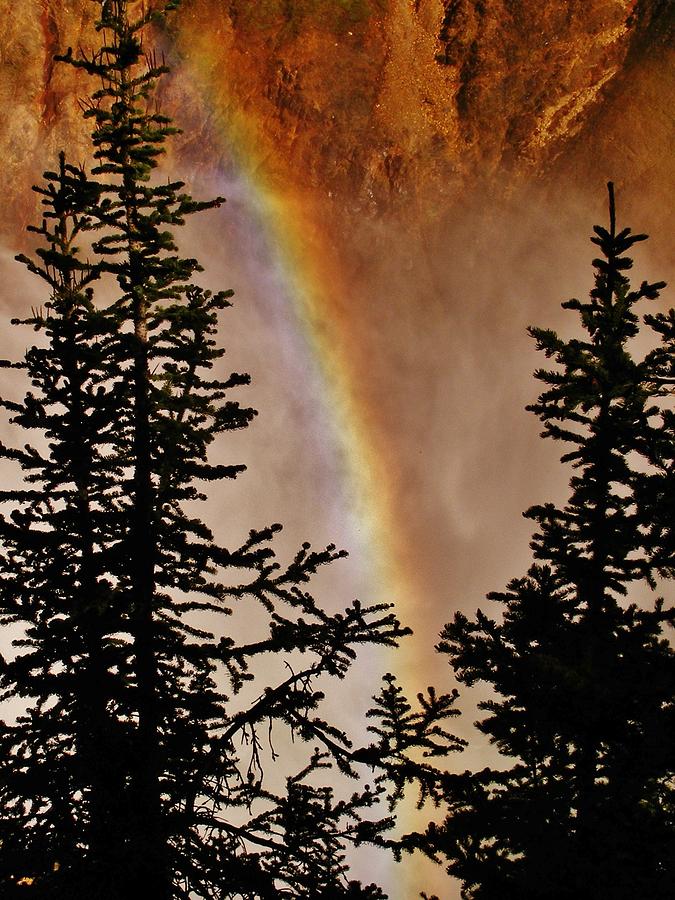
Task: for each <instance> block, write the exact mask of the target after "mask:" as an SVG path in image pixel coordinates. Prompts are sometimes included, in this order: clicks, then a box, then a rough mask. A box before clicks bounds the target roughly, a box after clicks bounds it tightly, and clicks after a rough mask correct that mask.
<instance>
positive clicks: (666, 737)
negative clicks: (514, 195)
mask: <svg viewBox="0 0 675 900" xmlns="http://www.w3.org/2000/svg"><path fill="white" fill-rule="evenodd" d="M609 192H610V227H609V229H608V230H607V229H605V228H600V227H596V228H595V236H594V237H593V238H592V240H593V241H594V243H595V244H597V245H598V246H599V247H600V250H601V252H602V256H601V257H600V258H599V259H595V260H594V262H593V265H594V267H595V287H594V288H593V290H592V291H591V293H590V298H589V300H588V301H586V302H580V301H578V300H571V301H569V302H567V303H564V304H563V307H564V308H565V309H567V310H570V311H573V312H574V313H576V314H577V316H578V318H579V322H580V325H581V328H582V335H583V336H582V337H579V338H574V339H571V340H565V339H563V338H561V337H559V336H558V335H557V334H555V333H554V332H552V331H550V330H545V329H540V328H532V329H530V333H531V334H532V336H533V337H534V339H535V340H536V343H537V347H538V349H540V350H542V351H543V352H544V353H545V355H546V356H547V357H548V358H552V359H554V361H555V363H556V364H557V367H556V368H555V369H554V370H539V371H537V372H536V377H537V378H538V379H539V380H540V381H542V382H543V383H544V385H545V390H544V392H543V393H542V394H541V396H540V397H539V399H538V401H537V403H535V404H534V405H533V406H531V407H529V408H530V409H531V410H532V411H533V412H534V413H535V414H536V415H537V416H538V417H539V418H540V419H541V421H542V422H543V424H544V431H543V436H544V437H547V438H553V439H554V440H556V441H560V442H561V443H563V444H565V445H567V447H568V450H567V452H566V453H565V454H564V456H563V457H562V461H563V462H565V463H571V465H572V468H573V475H572V478H571V481H570V494H569V499H568V501H567V502H566V503H565V504H564V505H563V506H557V505H556V504H554V503H546V504H544V505H540V506H534V507H532V508H531V509H529V510H528V511H527V513H526V514H525V515H526V516H527V517H528V518H530V519H533V520H534V521H535V522H536V524H537V531H536V533H535V535H534V538H533V541H532V549H533V552H534V557H535V562H534V563H533V565H532V567H531V568H530V570H529V571H528V573H527V575H526V576H525V577H523V578H517V579H515V580H513V581H512V582H511V583H510V584H509V585H508V588H507V590H506V591H503V592H499V593H493V594H490V595H488V597H489V599H490V600H492V601H493V602H495V603H496V604H498V605H499V607H500V609H501V613H502V615H501V617H499V618H496V619H493V618H490V617H489V616H488V615H486V614H485V613H484V612H482V611H480V610H479V611H478V612H477V614H476V617H475V618H474V619H470V618H468V617H467V616H465V615H464V614H462V613H457V614H456V615H455V617H454V620H453V622H452V623H450V624H448V625H447V626H446V627H445V629H444V631H443V633H442V640H441V643H440V645H439V650H440V651H441V652H443V653H446V654H448V655H449V657H450V662H451V664H452V666H453V668H454V671H455V673H456V675H457V677H458V679H459V680H460V682H462V683H464V684H466V685H474V684H476V683H479V682H482V683H484V684H487V685H489V686H491V688H492V690H493V697H492V698H491V699H489V700H487V701H485V702H483V703H481V704H480V708H481V710H482V711H483V713H484V714H485V716H484V718H482V720H481V721H480V722H478V723H477V726H478V728H479V730H480V731H481V732H482V733H483V734H485V735H487V736H488V737H489V739H490V741H491V742H492V743H493V744H494V745H496V747H497V749H498V750H499V752H500V753H501V754H503V756H504V766H503V767H494V768H493V767H490V768H486V769H484V770H483V771H478V772H467V773H465V774H464V775H463V776H457V777H455V778H448V779H447V780H446V787H447V791H446V794H447V796H446V799H447V803H448V817H447V819H446V821H445V822H444V823H443V824H442V825H436V826H434V825H432V826H430V827H429V829H428V831H427V833H426V835H424V836H418V838H413V839H411V844H413V845H414V844H419V845H421V846H422V847H423V848H424V849H425V850H426V851H427V852H428V853H430V854H434V855H438V854H440V855H442V856H444V857H445V858H446V860H447V861H448V871H449V872H451V873H452V874H453V875H455V876H456V877H458V878H459V879H461V881H462V883H463V896H464V897H467V898H490V900H492V898H494V900H498V898H499V900H507V898H518V900H528V898H532V900H534V898H541V900H544V898H546V900H551V898H560V900H563V898H565V900H573V898H581V897H589V898H598V897H612V898H636V897H650V898H657V897H662V898H665V897H669V896H671V895H672V884H673V875H674V874H675V818H674V813H675V807H674V806H673V799H674V798H673V777H674V775H675V750H674V748H675V704H674V700H675V652H674V651H673V649H672V645H671V642H672V626H673V624H674V622H675V613H674V611H673V609H672V608H668V607H666V605H665V603H664V601H663V600H662V599H657V600H656V602H655V603H653V604H651V605H649V607H648V608H647V606H645V605H644V604H641V602H640V598H641V597H642V596H645V594H648V589H647V588H645V585H649V586H650V587H651V589H653V590H654V589H656V588H657V587H662V586H663V584H662V583H661V584H658V585H657V578H658V576H659V574H660V575H667V576H672V574H673V568H672V566H673V556H672V546H673V545H672V534H673V530H672V516H671V515H670V513H672V504H673V496H675V495H674V494H673V492H672V468H671V465H672V459H673V452H674V451H673V448H674V447H675V443H674V442H673V437H674V435H673V428H672V426H673V408H672V384H673V377H672V376H673V364H674V360H675V357H674V356H673V348H674V346H675V345H674V344H673V334H674V331H673V322H674V321H675V320H674V317H673V313H672V312H671V313H669V314H668V315H667V316H664V315H658V316H651V317H649V316H648V317H647V322H648V324H651V325H652V326H653V327H656V328H657V330H660V331H661V332H662V334H663V335H664V338H665V341H664V343H663V344H662V345H661V346H660V347H659V348H658V349H657V350H652V351H649V352H647V353H646V354H644V355H643V356H641V357H640V356H638V355H637V353H638V350H639V346H638V345H636V343H635V341H634V339H635V337H636V336H637V335H638V332H639V328H640V319H639V315H638V312H637V311H636V308H637V307H638V306H639V305H640V304H642V302H643V301H653V300H654V299H655V298H656V297H657V296H658V293H659V290H660V289H661V288H662V287H664V285H663V284H660V283H659V284H648V283H642V285H641V286H640V287H639V288H638V289H637V290H632V289H631V287H630V284H629V280H628V278H627V276H626V274H625V273H626V271H627V270H629V269H630V268H631V265H632V262H631V260H630V259H629V258H628V257H627V256H626V255H625V254H626V252H627V251H628V250H629V249H630V248H631V247H632V246H633V245H634V244H635V243H636V242H638V241H642V240H644V239H645V235H634V234H632V233H631V231H630V229H625V230H623V231H620V232H617V230H616V224H615V211H614V194H613V188H612V186H611V185H610V186H609ZM665 584H666V586H667V582H666V583H665Z"/></svg>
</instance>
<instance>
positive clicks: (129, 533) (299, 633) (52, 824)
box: [0, 0, 458, 900]
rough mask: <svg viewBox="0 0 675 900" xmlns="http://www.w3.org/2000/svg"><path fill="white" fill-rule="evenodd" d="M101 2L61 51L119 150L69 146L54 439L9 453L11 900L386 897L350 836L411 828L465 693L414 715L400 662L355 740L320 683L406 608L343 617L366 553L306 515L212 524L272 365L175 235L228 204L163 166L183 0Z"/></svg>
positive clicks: (35, 408) (60, 214)
mask: <svg viewBox="0 0 675 900" xmlns="http://www.w3.org/2000/svg"><path fill="white" fill-rule="evenodd" d="M95 2H97V3H98V6H99V8H100V11H99V22H98V25H97V28H98V32H99V34H100V36H101V44H100V47H99V48H98V49H96V50H94V51H93V52H91V53H84V52H82V51H81V52H80V53H79V54H77V55H74V54H73V53H72V52H71V51H70V50H68V52H67V53H66V54H65V55H64V56H63V57H61V60H62V61H63V62H65V63H67V64H70V65H72V66H75V67H77V68H79V69H81V70H83V71H84V72H85V73H87V74H88V75H90V76H93V77H94V78H95V79H96V83H97V85H98V89H97V90H96V91H95V92H94V93H93V94H92V95H91V97H90V98H89V100H86V101H83V104H82V106H83V110H84V115H85V116H86V117H87V118H89V119H91V121H92V123H93V132H92V144H93V150H94V158H95V165H94V168H93V169H92V170H91V173H88V172H87V171H86V170H85V169H84V168H82V167H78V166H73V165H71V164H69V163H68V162H67V160H66V157H65V155H63V154H62V155H61V157H60V161H59V166H58V169H57V171H54V172H47V173H45V182H44V184H43V185H42V186H40V187H39V188H36V190H37V191H38V193H39V194H40V195H41V197H42V202H43V221H42V224H41V225H40V226H39V227H36V228H33V229H32V230H33V231H34V232H35V233H36V234H37V235H38V236H39V237H40V239H41V241H42V246H41V247H40V248H39V249H38V250H37V255H36V257H34V258H30V257H27V256H22V257H20V259H21V261H22V262H23V263H24V264H25V265H26V266H27V267H28V268H29V269H30V270H31V271H32V272H34V273H35V274H37V275H38V276H39V277H40V278H41V279H42V280H43V281H44V282H46V284H47V285H48V288H49V292H50V295H49V299H48V301H47V302H46V304H45V306H44V309H39V310H33V311H32V314H31V315H30V317H29V318H28V319H26V320H25V321H24V324H28V325H30V326H32V327H33V328H34V329H35V330H36V331H37V332H38V335H39V338H38V341H39V342H38V343H37V344H36V345H35V346H33V347H32V348H31V349H29V350H28V352H27V354H26V357H25V359H24V360H23V361H22V362H20V363H9V362H7V363H5V364H4V366H5V367H6V368H13V369H17V370H18V372H19V374H20V373H24V374H25V376H27V377H28V379H30V382H31V385H32V388H31V391H30V392H29V393H27V394H26V396H25V398H24V399H23V400H20V401H14V400H11V399H5V400H3V401H2V406H3V407H4V409H5V410H7V411H8V412H9V414H10V416H11V421H12V422H13V425H14V428H15V430H20V431H31V432H35V433H36V438H35V441H34V444H28V443H26V444H24V446H23V447H18V448H12V447H7V446H2V447H1V448H0V452H1V455H2V457H3V458H4V459H5V460H8V461H13V462H15V463H17V464H18V465H19V466H20V467H21V469H22V470H23V473H24V476H23V484H22V485H20V486H18V487H16V488H13V489H9V490H5V491H3V492H2V493H1V494H0V502H2V504H3V506H2V515H1V516H0V535H1V536H2V550H1V551H0V585H1V590H0V621H1V622H2V624H3V625H4V626H6V627H7V628H11V629H12V630H13V631H12V633H13V634H14V635H15V636H16V635H18V636H17V637H16V639H15V640H14V643H13V651H12V652H10V653H6V654H5V656H4V657H2V658H1V659H0V689H1V691H2V693H1V695H0V696H1V697H2V699H3V700H4V701H13V706H12V708H13V709H14V710H16V709H17V708H18V709H19V712H18V714H17V717H16V719H15V720H13V719H12V718H11V716H9V715H8V716H5V721H4V722H3V723H2V726H1V730H0V808H1V810H2V815H1V816H0V885H1V886H2V887H1V889H2V892H3V896H12V894H13V893H16V895H17V896H31V897H53V898H62V900H66V898H68V900H71V898H77V897H87V898H91V897H97V898H101V900H113V898H114V900H122V898H124V900H128V898H130V897H142V898H152V900H165V898H170V897H171V898H174V897H175V898H188V897H191V898H194V897H201V898H229V897H231V898H235V897H236V898H272V897H274V898H277V897H308V896H311V897H317V898H320V897H325V898H337V897H352V898H356V897H371V898H376V897H382V896H384V895H383V894H382V893H381V891H380V890H379V889H378V888H376V887H374V886H370V887H362V886H361V885H360V884H358V883H356V882H354V881H350V880H349V878H348V867H347V865H346V862H345V856H344V848H345V847H346V845H347V844H349V843H359V842H362V841H371V842H378V841H379V842H382V841H383V838H382V834H383V832H384V831H385V830H386V829H387V828H388V827H389V826H390V825H391V820H390V818H389V817H388V816H384V817H383V816H382V814H381V813H378V812H377V811H376V810H373V807H374V805H375V803H376V802H377V800H378V797H379V796H380V795H381V794H385V793H386V792H387V791H389V792H390V794H391V795H392V796H395V795H397V794H398V793H399V792H400V791H401V790H402V788H403V786H404V785H405V784H406V782H408V781H410V780H412V777H413V769H414V768H416V770H417V771H418V772H419V766H418V765H417V763H413V756H414V754H415V753H416V752H417V751H419V750H420V749H421V750H422V751H423V752H424V753H426V754H427V755H432V756H433V755H435V754H440V753H443V752H445V751H446V750H447V748H448V747H449V746H458V744H457V742H456V741H455V740H454V739H453V738H452V737H451V736H450V735H449V734H447V733H446V731H445V730H444V728H443V726H442V724H441V723H442V721H443V719H445V718H447V717H448V716H450V715H452V714H454V710H453V709H452V703H453V697H452V696H436V695H435V694H434V693H433V692H430V693H429V695H428V696H427V697H421V706H420V707H419V710H418V711H414V710H413V709H412V708H411V706H410V705H409V704H408V703H407V701H406V700H405V699H404V698H403V697H402V694H401V692H400V689H399V688H398V686H397V685H396V683H395V681H394V680H393V679H392V678H391V677H389V678H388V679H387V681H386V683H385V686H384V688H383V689H382V692H381V693H380V694H379V695H378V697H377V698H376V707H375V708H374V710H373V711H372V716H373V718H374V719H375V720H376V724H375V725H374V726H373V727H374V729H375V731H374V734H375V739H374V741H373V742H372V743H371V744H369V745H365V746H358V747H354V746H353V744H352V743H351V741H350V740H349V738H348V737H347V735H346V734H345V733H344V731H343V730H342V729H341V728H339V727H338V726H337V725H335V724H332V723H331V722H329V721H327V720H326V719H325V718H324V714H322V712H321V703H322V700H323V699H324V697H323V693H322V689H321V686H320V683H319V680H320V679H321V677H322V676H328V677H331V676H332V677H336V678H343V677H344V676H345V674H346V673H347V671H348V669H349V668H350V666H351V664H352V662H353V660H354V659H355V657H356V652H357V650H358V649H359V647H361V646H365V645H369V646H377V645H387V646H393V645H396V643H397V642H398V640H399V638H401V637H402V636H403V635H404V634H406V632H407V629H405V628H403V627H402V626H401V624H400V623H399V621H398V620H397V618H396V617H395V615H394V614H393V612H392V610H391V608H390V606H388V605H386V604H377V605H374V606H370V607H364V606H361V605H360V604H359V603H358V602H354V603H353V604H352V605H351V606H349V607H348V608H346V609H345V610H343V611H342V612H340V613H335V614H329V613H327V612H326V611H325V610H324V609H322V608H321V606H320V605H319V604H318V603H317V602H316V601H315V599H314V597H313V596H312V594H311V593H310V591H309V589H308V585H309V582H310V580H311V578H312V576H313V575H314V574H315V573H316V571H317V569H319V568H320V567H321V566H324V565H326V564H330V563H333V562H334V561H336V560H338V559H339V558H340V557H341V556H343V555H344V554H343V552H342V551H338V550H336V548H335V547H334V546H329V547H327V548H326V549H324V550H319V551H316V550H313V549H312V548H311V547H310V545H309V544H303V546H302V547H301V548H300V550H299V551H298V553H297V555H296V556H295V557H294V558H293V559H292V561H291V562H290V563H289V564H288V565H281V564H280V563H278V562H277V561H276V559H275V554H274V550H273V546H272V543H273V537H274V535H275V533H276V532H277V531H279V529H280V526H278V525H273V526H271V527H268V528H263V529H261V530H258V531H251V533H250V536H249V538H248V539H247V540H246V541H245V542H244V543H243V544H242V546H240V547H237V548H235V549H228V548H224V547H221V546H219V545H218V544H217V543H216V542H215V541H214V538H213V535H212V533H211V531H210V529H209V528H208V526H207V525H206V524H204V523H203V522H202V521H201V520H200V519H198V518H197V517H196V516H195V513H194V509H195V504H196V503H197V502H198V501H200V500H202V499H204V494H203V490H204V484H214V485H218V483H219V482H221V481H222V480H223V479H228V478H232V477H234V476H236V475H237V473H238V472H239V471H241V469H242V468H243V466H226V465H221V464H217V463H215V462H213V461H211V460H210V458H209V455H208V451H209V446H210V445H211V443H212V442H213V441H214V439H215V438H216V436H218V435H219V434H221V433H223V432H227V431H229V430H232V429H238V428H242V427H245V426H246V425H247V424H248V423H249V422H250V420H251V418H252V417H253V415H254V412H253V411H252V410H250V409H246V408H242V407H240V405H239V404H238V402H237V401H236V399H230V398H231V397H233V396H236V391H237V390H238V389H239V388H240V387H242V386H243V385H245V384H246V383H247V381H248V377H247V376H244V375H239V374H236V373H235V374H232V375H229V376H227V377H224V376H222V375H218V374H216V373H217V372H219V371H222V357H223V350H222V349H220V348H219V347H218V346H217V344H216V340H215V337H216V330H217V324H218V317H219V315H220V314H221V312H222V311H223V310H225V309H226V307H228V306H229V305H230V303H229V297H230V292H220V293H215V294H212V293H210V292H209V291H207V290H204V289H202V288H201V287H199V286H198V285H197V284H196V283H194V281H193V277H194V275H195V273H197V272H199V271H200V266H199V265H198V263H197V261H196V260H194V259H189V258H185V257H182V256H181V255H180V254H179V252H178V249H177V246H176V244H175V242H174V238H173V230H174V229H175V228H176V227H179V226H181V225H182V224H183V222H184V220H185V218H186V216H188V215H191V214H193V213H196V212H199V211H203V210H208V209H210V208H212V207H214V206H218V205H220V203H221V200H220V199H216V200H214V201H211V202H205V203H199V202H195V201H194V200H192V198H191V197H190V196H189V195H188V194H187V193H186V192H185V191H184V186H183V184H182V183H181V182H175V181H168V182H167V181H161V180H160V179H159V178H156V177H154V175H153V172H154V169H155V168H156V166H157V162H158V157H159V156H160V154H161V153H162V150H163V144H164V142H165V140H166V139H167V138H168V137H170V135H171V134H172V133H174V131H175V129H174V128H173V126H172V125H171V122H170V121H169V120H168V119H167V118H166V117H164V116H163V115H161V114H160V113H158V112H156V111H155V106H154V101H153V99H152V95H153V90H154V86H155V83H156V81H157V79H158V78H159V77H160V76H161V75H162V74H163V73H164V72H165V67H164V65H163V63H160V62H159V61H158V59H157V58H156V56H155V55H154V54H153V53H152V52H149V51H146V50H144V47H143V42H142V35H143V32H144V29H145V28H146V27H147V26H148V25H150V24H151V23H152V22H153V21H154V20H156V19H158V18H161V16H162V15H163V14H165V13H166V12H167V11H168V10H170V9H174V8H175V7H176V6H177V3H175V2H169V3H164V4H163V5H161V9H155V10H148V9H146V8H145V6H144V5H143V4H140V5H139V4H127V2H126V0H95ZM133 10H136V11H137V12H136V15H137V18H133V16H132V11H133ZM78 243H79V244H81V245H82V246H84V247H87V248H88V249H87V251H86V252H87V253H88V254H89V257H88V258H87V257H86V256H85V255H84V253H83V251H82V250H81V249H80V250H78V246H77V245H78ZM233 392H234V394H233ZM251 606H257V607H258V609H259V611H262V613H264V616H265V621H266V624H265V626H264V627H262V629H261V630H260V632H259V633H258V634H257V635H256V636H255V637H249V638H247V639H246V640H244V641H241V640H238V639H237V637H236V631H235V630H233V628H232V626H230V627H229V628H227V629H226V627H225V626H226V624H227V623H228V621H230V620H227V619H226V618H225V615H226V614H228V613H229V612H230V611H231V610H232V609H235V608H236V609H242V608H243V609H244V610H247V609H248V613H246V612H245V613H244V614H245V615H248V617H249V619H250V618H251V617H252V620H253V621H258V620H259V618H260V616H257V614H256V615H254V614H253V611H252V610H251V609H250V607H251ZM256 616H257V618H256ZM215 620H217V621H218V623H219V624H218V626H212V627H210V625H212V623H213V622H214V621H215ZM250 632H251V625H250V623H249V626H248V628H247V631H246V633H247V634H250ZM270 660H272V662H271V663H270V662H269V661H270ZM274 660H278V662H277V663H276V664H274V662H273V661H274ZM254 663H255V664H256V665H255V669H256V673H257V674H256V684H257V685H258V686H257V689H253V688H251V686H250V685H249V682H251V681H253V679H254V674H253V672H252V671H250V669H251V667H252V666H253V664H254ZM284 665H285V669H284ZM228 682H229V688H227V685H228ZM226 688H227V689H228V690H229V691H230V692H231V695H232V696H226V694H225V690H226ZM243 688H246V690H242V689H243ZM279 729H285V730H286V731H287V732H288V733H290V734H291V735H292V736H295V737H296V738H297V739H301V740H303V741H305V742H308V743H309V747H310V750H311V748H317V749H314V750H313V752H310V754H309V761H308V762H307V764H306V765H305V766H304V768H302V770H301V771H300V773H299V774H296V775H289V776H288V777H287V778H286V786H285V788H284V787H283V784H282V782H283V780H284V779H283V777H281V776H279V775H278V774H277V775H276V776H275V777H274V778H270V775H269V773H267V774H265V772H264V768H265V760H266V759H267V760H268V761H270V760H271V761H272V762H275V768H276V759H277V754H276V751H275V743H276V742H277V741H279V740H283V737H280V731H279ZM273 737H274V741H275V743H273ZM335 766H337V768H338V769H339V770H340V771H341V772H342V773H343V774H345V775H348V776H352V777H358V776H359V773H360V772H362V771H363V769H364V767H368V766H369V767H370V768H371V769H376V770H377V771H376V772H375V777H374V779H372V778H371V781H372V785H373V786H372V787H368V786H367V785H366V786H364V787H362V788H361V789H360V790H357V791H356V792H354V793H351V795H349V796H347V797H346V799H340V797H339V796H337V795H336V794H335V793H334V790H333V788H331V787H329V786H326V784H325V781H326V779H328V780H329V783H330V782H331V781H332V774H331V772H332V769H331V767H335ZM327 769H331V772H326V771H325V770H327ZM425 770H428V772H429V773H431V766H430V765H425V766H423V767H422V773H423V774H424V771H425ZM291 771H292V770H291ZM322 776H323V777H322ZM429 777H430V778H431V775H430V776H429Z"/></svg>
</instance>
